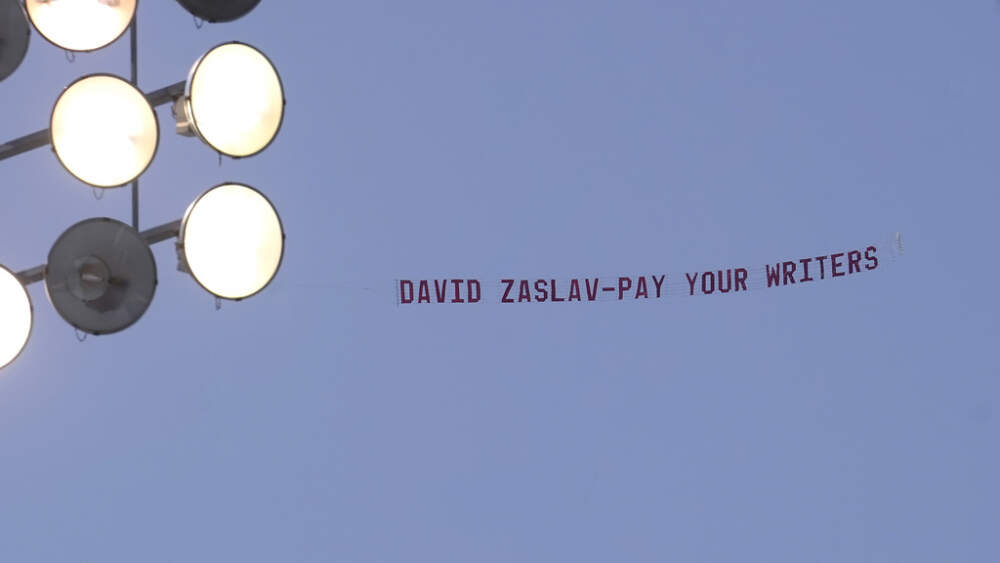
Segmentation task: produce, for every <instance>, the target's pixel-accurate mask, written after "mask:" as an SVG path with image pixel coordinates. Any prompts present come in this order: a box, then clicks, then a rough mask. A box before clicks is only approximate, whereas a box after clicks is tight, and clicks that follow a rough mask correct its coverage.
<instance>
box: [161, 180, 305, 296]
mask: <svg viewBox="0 0 1000 563" xmlns="http://www.w3.org/2000/svg"><path fill="white" fill-rule="evenodd" d="M284 249H285V233H284V231H283V230H282V227H281V219H280V218H279V217H278V212H277V211H275V209H274V206H273V205H271V202H270V201H268V199H267V198H266V197H265V196H264V195H263V194H262V193H260V192H259V191H257V190H255V189H254V188H251V187H250V186H246V185H243V184H220V185H218V186H215V187H214V188H212V189H210V190H208V191H207V192H205V193H204V194H202V195H201V196H200V197H199V198H198V199H196V200H195V201H194V203H192V204H191V206H190V207H188V210H187V213H185V214H184V219H183V220H182V222H181V227H180V233H179V236H178V241H177V252H178V256H179V257H180V258H181V259H182V260H183V263H184V264H185V265H186V266H187V270H188V271H189V272H190V273H191V276H192V277H194V279H195V281H197V282H198V284H199V285H200V286H202V287H203V288H205V290H206V291H208V292H209V293H211V294H213V295H215V296H216V297H221V298H223V299H235V300H239V299H243V298H245V297H250V296H251V295H254V294H256V293H257V292H259V291H260V290H262V289H264V288H265V287H266V286H267V284H269V283H270V282H271V279H273V278H274V275H275V274H276V273H277V272H278V267H279V266H281V258H282V255H283V254H284Z"/></svg>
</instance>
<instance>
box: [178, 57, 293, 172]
mask: <svg viewBox="0 0 1000 563" xmlns="http://www.w3.org/2000/svg"><path fill="white" fill-rule="evenodd" d="M284 113H285V93H284V90H283V88H282V85H281V78H280V77H279V76H278V71H277V70H276V69H275V68H274V65H273V64H271V61H270V60H269V59H268V58H267V57H266V56H265V55H264V54H263V53H261V52H260V51H258V50H257V49H255V48H253V47H251V46H250V45H247V44H245V43H239V42H232V43H223V44H222V45H219V46H217V47H214V48H212V49H211V50H210V51H208V52H207V53H205V54H204V55H202V57H201V58H200V59H198V61H197V62H195V63H194V66H193V67H192V68H191V74H190V76H189V77H188V81H187V87H186V91H185V93H184V97H182V98H179V99H178V100H177V103H176V104H175V106H174V115H175V116H176V117H177V119H178V123H177V131H178V132H179V133H181V134H184V135H194V134H197V135H198V136H199V137H201V140H203V141H205V143H207V144H208V145H209V146H210V147H212V148H213V149H215V150H216V151H218V152H220V153H222V154H225V155H228V156H231V157H234V158H241V157H245V156H252V155H254V154H257V153H258V152H260V151H262V150H264V149H265V148H266V147H267V146H268V145H269V144H271V141H272V140H274V137H275V136H276V135H277V134H278V129H280V128H281V120H282V117H283V116H284Z"/></svg>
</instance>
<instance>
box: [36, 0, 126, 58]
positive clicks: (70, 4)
mask: <svg viewBox="0 0 1000 563" xmlns="http://www.w3.org/2000/svg"><path fill="white" fill-rule="evenodd" d="M136 1H137V0H26V2H25V7H26V8H27V9H28V17H29V18H30V19H31V23H32V24H33V25H34V26H35V29H37V30H38V33H40V34H42V37H44V38H45V39H47V40H48V41H49V42H50V43H52V44H54V45H56V46H57V47H61V48H63V49H66V50H68V51H93V50H95V49H100V48H101V47H104V46H105V45H108V44H109V43H111V42H113V41H114V40H115V39H118V38H119V37H121V35H122V33H124V32H125V30H126V29H128V26H129V24H130V23H132V18H133V17H134V16H135V5H136Z"/></svg>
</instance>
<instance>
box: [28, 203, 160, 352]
mask: <svg viewBox="0 0 1000 563" xmlns="http://www.w3.org/2000/svg"><path fill="white" fill-rule="evenodd" d="M45 291H46V292H47V293H48V296H49V301H51V302H52V306H53V307H55V309H56V311H57V312H58V313H59V315H60V316H62V318H64V319H65V320H66V322H68V323H69V324H71V325H73V327H75V328H76V329H78V330H82V331H84V332H88V333H90V334H109V333H112V332H118V331H119V330H123V329H125V328H128V327H129V326H131V325H132V324H133V323H135V322H136V321H138V320H139V318H140V317H142V315H143V313H145V312H146V309H147V308H148V307H149V304H150V303H151V302H152V301H153V294H154V293H155V292H156V262H155V261H154V260H153V252H152V250H150V248H149V245H148V244H146V241H145V240H143V239H142V236H140V235H139V233H138V232H136V230H135V229H133V228H132V227H130V226H129V225H126V224H125V223H122V222H121V221H116V220H114V219H109V218H107V217H98V218H94V219H86V220H84V221H80V222H79V223H77V224H75V225H73V226H72V227H70V228H68V229H66V231H65V232H64V233H63V234H62V235H60V236H59V238H58V239H57V240H56V242H55V244H53V245H52V249H51V250H50V251H49V259H48V263H47V264H46V266H45Z"/></svg>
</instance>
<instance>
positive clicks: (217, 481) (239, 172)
mask: <svg viewBox="0 0 1000 563" xmlns="http://www.w3.org/2000/svg"><path fill="white" fill-rule="evenodd" d="M233 39H237V40H241V41H245V42H249V43H252V44H254V45H256V46H258V47H259V48H261V49H262V50H263V51H264V52H266V53H267V54H268V55H269V56H270V57H271V58H272V60H273V61H274V62H275V64H276V65H277V67H278V69H279V70H280V72H281V75H282V79H283V80H284V84H285V88H286V92H287V98H288V106H287V113H286V117H285V122H284V126H283V128H282V130H281V133H280V135H279V137H278V138H277V140H276V141H275V143H274V144H273V145H272V146H271V147H270V148H268V149H267V150H266V151H265V152H263V153H262V154H260V155H258V156H256V157H254V158H251V159H245V160H242V161H233V160H228V159H226V160H224V161H223V162H222V165H221V166H219V163H218V160H217V157H216V155H215V154H214V153H213V152H212V151H211V150H210V149H209V148H208V147H207V146H205V145H203V144H201V143H200V142H199V141H197V140H196V139H190V138H185V137H179V136H177V135H174V134H173V132H172V129H173V121H172V118H171V116H170V112H169V108H168V107H167V106H163V107H161V108H159V109H158V111H157V114H158V117H159V120H160V127H161V130H162V137H161V141H160V147H159V152H158V153H157V155H156V159H155V160H154V162H153V163H152V165H151V166H150V168H149V170H148V171H147V172H146V173H145V174H144V176H143V177H142V180H141V181H142V202H141V222H142V225H143V226H144V227H150V226H153V225H157V224H160V223H165V222H168V221H171V220H174V219H178V218H180V217H181V215H182V214H183V212H184V210H185V208H186V207H187V205H188V203H190V201H192V200H193V199H194V198H195V197H196V196H197V195H198V194H200V193H201V192H202V191H204V190H205V189H207V188H208V187H210V186H213V185H215V184H217V183H220V182H222V181H226V180H235V181H241V182H246V183H249V184H252V185H254V186H256V187H258V188H259V189H261V190H262V191H263V192H264V193H266V194H267V195H268V196H269V197H270V198H271V200H272V201H273V202H274V203H275V205H276V207H277V208H278V210H279V212H280V213H281V217H282V220H283V221H284V224H285V229H286V231H287V236H288V238H287V251H286V254H285V261H284V264H283V267H282V269H281V271H280V272H279V273H278V276H277V278H276V279H275V281H274V283H273V284H272V285H271V286H270V287H269V288H267V289H266V290H265V291H264V292H262V293H261V294H260V295H258V296H256V297H254V298H253V299H249V300H246V301H244V302H241V303H225V304H224V305H223V307H222V309H221V310H220V311H215V309H214V305H213V299H212V297H211V296H209V295H208V294H206V293H205V292H204V291H202V290H201V289H200V288H199V287H198V285H197V284H196V283H195V282H194V281H193V280H191V279H190V278H189V277H187V276H185V275H184V274H181V273H179V272H177V271H176V269H175V266H176V259H175V258H174V251H173V247H172V244H170V243H162V244H159V245H156V246H155V247H154V253H155V255H156V259H157V264H158V268H159V278H160V284H159V287H158V289H157V294H156V297H155V298H154V301H153V304H152V306H151V307H150V309H149V310H148V311H147V313H146V315H145V316H144V317H143V318H142V319H141V320H140V321H139V322H138V323H137V324H136V325H135V326H133V327H131V328H129V329H127V330H125V331H124V332H121V333H119V334H115V335H110V336H104V337H90V338H88V339H87V340H86V341H85V342H83V343H78V342H77V340H76V338H75V337H74V331H73V329H72V328H71V327H70V326H69V325H67V324H66V323H65V322H64V321H62V319H61V318H60V317H59V316H58V315H57V314H56V312H55V311H54V310H53V308H52V307H51V305H50V304H49V303H48V300H47V298H46V295H45V290H44V287H43V286H42V285H41V284H35V285H32V286H30V288H29V291H30V293H31V297H32V299H33V301H34V306H35V313H36V315H35V327H34V332H33V334H32V336H31V340H30V341H29V343H28V346H27V348H26V349H25V351H24V353H23V354H22V356H21V357H20V358H19V359H18V360H17V361H16V362H15V363H13V364H12V365H10V366H9V367H7V368H6V369H4V370H3V371H2V372H0V560H2V561H17V562H35V561H40V562H49V561H53V562H61V561H102V562H107V563H113V562H130V563H131V562H136V561H142V562H175V561H206V562H207V561H212V562H216V561H240V562H258V561H259V562H275V561H316V562H327V561H335V562H368V561H372V562H380V561H427V562H434V563H441V562H470V561H476V562H513V561H518V562H521V561H539V562H548V561H574V562H583V561H593V562H608V561H651V562H652V561H686V562H687V561H690V562H694V561H699V562H700V561H706V562H717V561H733V562H740V563H744V562H747V561H761V562H796V563H798V562H802V561H812V562H831V563H833V562H843V561H865V562H879V563H881V562H905V563H918V562H928V563H931V562H933V563H938V562H941V561H992V560H996V558H997V557H998V554H1000V536H998V535H997V533H996V531H997V522H998V521H1000V487H998V485H997V475H998V469H1000V456H998V450H997V446H996V444H997V431H998V429H1000V423H998V419H1000V411H998V405H997V394H998V391H1000V384H998V381H997V375H998V369H997V367H996V361H995V358H994V352H993V350H994V348H993V346H995V343H996V338H997V335H998V328H997V323H996V314H997V310H998V307H997V306H998V298H997V290H996V287H995V285H996V280H997V277H998V274H1000V267H998V263H997V261H996V260H995V259H994V257H993V254H994V249H995V239H996V235H995V218H994V215H995V210H996V207H997V201H998V198H997V196H996V193H997V189H996V181H997V180H996V178H997V168H998V166H997V164H998V159H997V156H996V154H997V138H998V136H997V131H1000V114H998V112H997V109H996V108H997V107H998V102H997V101H998V100H1000V73H998V70H997V69H998V68H1000V65H998V61H1000V10H998V8H997V6H996V4H995V3H993V2H990V1H988V0H979V1H977V2H904V1H902V0H888V1H884V2H870V1H861V0H844V1H841V2H802V1H793V0H763V1H759V2H721V1H718V0H673V1H669V2H663V1H660V2H654V1H639V0H623V1H621V2H598V1H591V0H574V1H563V0H558V1H556V0H553V1H549V2H527V1H513V2H459V1H436V0H429V1H424V2H386V1H376V0H371V1H365V2H278V1H277V0H264V1H263V2H262V3H261V5H260V6H259V7H258V8H257V9H256V10H255V11H254V12H252V13H251V14H250V15H248V16H246V17H245V18H243V19H241V20H239V21H236V22H233V23H229V24H218V25H205V26H204V27H203V28H201V29H200V30H199V29H196V27H195V25H194V22H193V21H192V18H191V16H190V15H189V14H188V13H187V12H185V11H184V10H183V9H182V8H180V6H179V5H177V4H176V3H175V2H170V1H155V2H154V1H146V2H141V6H140V9H139V43H140V75H139V82H140V86H141V88H143V89H144V90H147V91H148V90H153V89H156V88H159V87H162V86H165V85H168V84H171V83H173V82H175V81H178V80H181V79H184V78H185V77H186V76H187V73H188V71H189V69H190V66H191V64H192V63H193V62H194V61H195V59H196V58H197V57H198V56H200V55H201V54H202V53H203V52H204V51H206V50H208V49H209V48H211V47H212V46H214V45H216V44H218V43H221V42H224V41H228V40H233ZM128 69H129V63H128V41H127V37H126V38H125V39H123V40H120V41H118V42H117V43H115V44H114V45H112V46H111V47H109V48H108V49H105V50H103V51H99V52H97V53H93V54H83V55H78V56H77V57H76V60H75V62H73V63H70V62H67V60H66V58H65V56H64V53H63V52H62V51H61V50H59V49H57V48H55V47H53V46H51V45H50V44H48V43H46V42H45V41H44V40H43V39H42V38H41V37H40V36H39V35H38V34H37V33H34V34H33V35H32V38H31V46H30V50H29V53H28V57H27V59H26V60H25V61H24V63H23V65H22V66H21V68H20V69H19V70H18V71H17V72H16V73H15V74H13V75H12V76H11V77H10V78H8V79H7V80H5V81H3V82H2V83H0V108H3V117H2V120H0V141H6V140H8V139H13V138H16V137H19V136H21V135H24V134H27V133H30V132H33V131H36V130H38V129H41V128H43V127H46V126H47V124H48V119H49V113H50V111H51V107H52V104H53V102H54V101H55V99H56V97H57V96H58V94H59V92H60V91H61V89H62V88H63V87H65V86H66V85H68V84H69V83H70V82H71V81H73V80H74V79H75V78H77V77H78V76H80V75H83V74H86V73H91V72H112V73H118V74H120V75H123V76H127V74H128ZM0 183H2V188H3V192H2V193H3V203H2V206H0V209H2V211H0V216H2V218H3V221H2V222H0V241H2V244H0V263H3V264H5V265H7V266H8V267H10V268H12V269H14V270H22V269H26V268H29V267H32V266H36V265H38V264H41V263H42V262H43V261H44V259H45V256H46V255H47V253H48V250H49V248H50V246H51V245H52V243H53V242H54V241H55V239H56V238H57V237H58V235H59V234H60V233H61V232H62V231H63V230H64V229H66V228H67V227H69V226H70V225H71V224H73V223H76V222H77V221H79V220H82V219H84V218H88V217H95V216H110V217H115V218H119V219H123V220H126V221H127V220H128V218H129V193H128V190H127V189H121V190H114V191H111V192H110V193H107V194H106V195H105V197H104V198H103V199H101V200H100V201H98V200H96V199H95V198H94V197H93V195H92V193H91V189H90V188H88V187H86V186H84V185H83V184H81V183H80V182H78V181H76V180H75V179H73V178H72V177H71V176H70V175H69V174H68V173H67V172H66V171H65V170H63V169H62V167H61V166H60V165H59V163H58V161H57V160H56V158H55V156H54V155H53V154H52V153H51V152H50V151H49V150H48V149H47V148H46V149H40V150H36V151H33V152H31V153H29V154H25V155H21V156H18V157H16V158H14V159H11V160H7V161H4V162H2V163H0ZM896 231H900V232H902V233H903V239H904V241H905V243H906V253H905V255H904V256H903V257H902V258H901V259H900V260H899V261H898V262H897V263H895V264H892V265H891V267H885V268H880V269H878V270H877V271H875V272H869V273H865V274H863V275H854V276H846V277H843V278H838V279H835V280H826V281H823V282H822V283H813V284H796V285H795V286H794V287H792V286H789V287H782V288H777V289H775V288H771V289H764V290H760V291H751V292H749V293H739V294H728V295H712V296H702V297H697V298H685V297H683V296H675V297H671V298H670V299H665V300H661V301H655V300H649V301H638V302H637V301H627V302H617V301H602V302H599V303H572V304H570V303H561V304H556V303H538V304H531V305H527V304H520V305H518V304H514V305H506V304H499V303H496V301H497V300H498V296H497V295H496V293H495V285H496V282H497V281H498V280H500V279H501V278H507V277H510V278H526V279H536V278H551V277H558V278H560V279H566V278H571V277H574V276H580V277H592V276H602V277H608V278H610V277H612V276H619V275H633V276H634V275H640V274H644V275H651V274H662V273H668V274H670V275H671V276H672V277H671V280H672V281H674V282H680V283H681V284H683V283H684V281H683V279H684V278H683V277H681V276H683V274H684V273H685V272H694V271H702V270H705V269H713V268H726V267H741V266H742V267H749V268H756V269H759V268H760V267H762V266H763V265H764V264H765V263H767V262H768V261H771V262H772V263H773V262H774V261H778V260H783V259H796V258H801V257H807V256H817V255H826V254H829V253H831V252H840V251H845V250H849V249H854V248H858V247H861V246H862V245H867V244H870V243H872V242H876V241H879V240H883V239H885V238H886V237H888V236H891V234H892V233H894V232H896ZM433 277H438V278H450V277H458V278H472V277H475V278H479V279H481V280H483V285H484V293H485V294H486V297H487V299H486V300H487V301H488V302H486V303H483V304H480V305H476V306H470V305H453V306H451V305H448V306H446V305H421V306H416V305H414V306H402V307H397V305H396V301H395V292H394V286H393V284H394V280H395V279H397V278H411V279H420V278H433ZM487 282H488V283H487ZM486 286H488V287H486Z"/></svg>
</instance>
